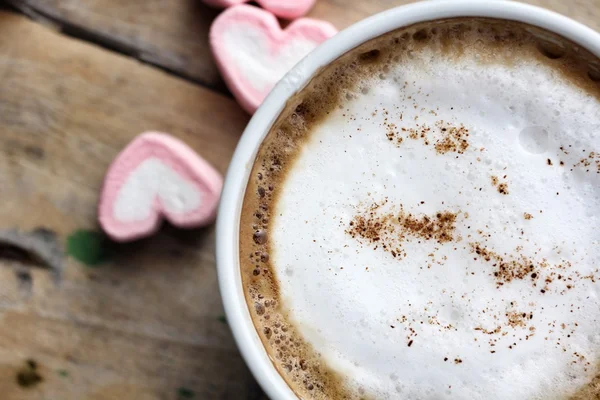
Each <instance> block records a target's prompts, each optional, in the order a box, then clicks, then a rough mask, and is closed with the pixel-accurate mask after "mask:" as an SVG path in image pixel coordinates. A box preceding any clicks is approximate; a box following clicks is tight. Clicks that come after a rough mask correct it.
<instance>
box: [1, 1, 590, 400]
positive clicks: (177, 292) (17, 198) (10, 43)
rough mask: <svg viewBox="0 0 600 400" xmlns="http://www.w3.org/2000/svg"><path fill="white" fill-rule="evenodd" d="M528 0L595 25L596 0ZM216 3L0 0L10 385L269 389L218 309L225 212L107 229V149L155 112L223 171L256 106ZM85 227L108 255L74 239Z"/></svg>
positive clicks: (110, 395)
mask: <svg viewBox="0 0 600 400" xmlns="http://www.w3.org/2000/svg"><path fill="white" fill-rule="evenodd" d="M531 1H532V2H534V3H537V4H542V5H545V6H547V7H549V8H553V9H555V10H556V11H559V12H562V13H564V14H567V15H569V16H571V17H574V18H576V19H578V20H580V21H581V22H583V23H586V24H587V25H589V26H591V27H593V28H595V29H599V28H600V0H573V1H568V2H567V1H562V0H531ZM406 2H407V1H403V0H370V1H359V0H320V1H319V3H318V5H317V6H316V8H315V9H314V10H313V11H312V13H311V16H314V17H319V18H324V19H327V20H329V21H331V22H333V23H334V24H335V25H336V26H338V27H339V28H344V27H346V26H347V25H349V24H351V23H352V22H355V21H357V20H359V19H361V18H363V17H365V16H368V15H370V14H373V13H375V12H377V11H381V10H384V9H386V8H389V7H392V6H394V5H398V4H402V3H406ZM215 15H217V11H215V10H212V9H209V8H207V7H205V6H203V5H202V4H201V1H200V0H168V1H165V0H137V1H134V0H128V1H121V0H85V1H81V0H9V1H8V2H7V3H6V4H4V6H3V7H1V8H0V153H1V155H0V198H1V201H2V205H1V206H0V398H1V399H3V400H4V399H5V400H20V399H36V400H37V399H42V400H71V399H73V400H82V399H84V400H85V399H89V400H109V399H110V400H126V399H127V400H150V399H165V400H171V399H172V400H181V399H192V398H193V399H202V400H204V399H234V400H238V399H239V400H246V399H247V400H254V399H261V398H264V397H263V396H264V395H263V394H262V392H261V391H260V389H259V387H258V385H257V384H256V382H255V381H254V380H253V378H252V377H251V375H250V373H249V371H248V369H247V368H246V367H245V365H244V362H243V360H242V359H241V357H240V355H239V353H238V351H237V349H236V346H235V343H234V342H233V339H232V337H231V334H230V332H229V328H228V326H227V324H226V322H225V320H224V317H223V310H222V306H221V300H220V298H219V292H218V288H217V278H216V270H215V261H214V250H213V248H214V229H213V227H209V228H206V229H200V230H193V231H186V232H182V231H178V230H176V229H173V228H169V227H165V228H164V229H162V230H161V232H160V233H159V234H158V235H157V236H155V237H153V238H150V239H146V240H142V241H139V242H137V243H133V244H128V245H119V246H110V245H109V244H108V243H106V242H103V241H102V237H101V236H100V235H98V234H97V232H99V229H98V227H97V223H96V204H97V200H98V193H99V189H100V186H101V182H102V178H103V175H104V173H105V171H106V167H107V166H108V165H109V163H110V162H111V160H112V159H113V158H114V157H115V155H116V154H117V152H118V151H119V150H120V149H122V148H123V146H124V145H125V144H127V143H128V142H129V141H130V140H131V139H132V138H133V137H134V136H135V135H136V134H138V133H140V132H142V131H144V130H149V129H152V130H160V131H165V132H170V133H172V134H173V135H175V136H177V137H180V138H182V139H183V140H184V141H185V142H187V143H188V144H190V145H191V146H192V147H193V148H195V149H197V150H198V151H199V152H200V153H201V154H202V155H203V156H204V157H205V158H206V159H208V161H210V162H211V163H212V164H213V165H215V166H216V167H217V168H218V169H219V170H220V171H221V172H225V169H226V167H227V164H228V163H229V159H230V157H231V154H232V152H233V150H234V148H235V145H236V143H237V140H238V138H239V136H240V134H241V132H242V130H243V129H244V126H245V125H246V123H247V122H248V116H247V115H246V114H244V112H243V111H242V110H241V109H240V108H239V107H238V106H237V104H236V103H235V102H234V101H233V100H232V98H231V96H230V95H229V93H228V92H227V90H226V89H225V86H224V85H223V83H222V81H221V79H220V78H219V75H218V73H217V69H216V68H215V64H214V62H213V61H212V58H211V55H210V51H209V48H208V44H207V34H208V29H209V26H210V22H211V20H212V19H213V18H214V17H215ZM82 244H83V245H87V246H89V248H88V250H89V251H90V252H92V253H94V254H96V255H97V256H103V257H104V256H105V257H104V259H103V260H99V259H98V258H99V257H96V259H95V261H103V262H97V263H94V262H92V261H94V260H88V261H89V263H92V264H96V265H91V266H90V265H87V264H86V263H85V262H81V261H78V260H77V258H76V257H73V255H76V253H74V251H76V250H77V249H76V247H77V246H75V245H80V246H81V245H82ZM73 246H75V247H73ZM84 261H85V260H84Z"/></svg>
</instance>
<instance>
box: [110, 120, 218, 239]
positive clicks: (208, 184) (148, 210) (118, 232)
mask: <svg viewBox="0 0 600 400" xmlns="http://www.w3.org/2000/svg"><path fill="white" fill-rule="evenodd" d="M222 185H223V181H222V178H221V175H220V174H219V173H218V172H217V171H216V170H215V169H214V168H213V167H212V166H211V165H210V164H208V163H207V162H206V161H205V160H203V159H202V158H200V156H198V154H196V153H195V152H194V151H193V150H192V149H191V148H189V147H188V146H187V145H186V144H185V143H183V142H181V141H180V140H178V139H175V138H174V137H172V136H170V135H167V134H164V133H157V132H147V133H143V134H141V135H139V136H138V137H137V138H135V139H134V140H133V141H132V142H131V143H130V144H129V145H128V146H127V147H126V148H125V149H124V150H123V151H122V152H121V153H119V155H118V156H117V157H116V158H115V160H114V161H113V163H112V165H111V166H110V168H109V169H108V173H107V174H106V178H105V181H104V187H103V188H102V194H101V196H100V204H99V207H98V212H99V221H100V225H101V226H102V228H103V229H104V231H105V232H106V233H107V234H108V235H109V236H110V237H112V238H113V239H115V240H117V241H128V240H133V239H137V238H140V237H144V236H148V235H150V234H152V233H153V232H155V231H156V230H157V229H158V227H159V226H160V222H161V218H162V217H164V218H166V219H167V220H168V221H169V222H171V223H172V224H173V225H176V226H179V227H182V228H192V227H198V226H202V225H205V224H207V223H210V222H211V221H212V220H213V219H214V217H215V213H216V208H217V203H218V201H219V195H220V193H221V187H222Z"/></svg>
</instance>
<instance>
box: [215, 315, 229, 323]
mask: <svg viewBox="0 0 600 400" xmlns="http://www.w3.org/2000/svg"><path fill="white" fill-rule="evenodd" d="M217 319H218V320H219V322H221V323H222V324H226V323H227V318H225V316H224V315H219V316H218V317H217Z"/></svg>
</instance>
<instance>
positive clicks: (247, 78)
mask: <svg viewBox="0 0 600 400" xmlns="http://www.w3.org/2000/svg"><path fill="white" fill-rule="evenodd" d="M336 33H337V30H336V29H335V27H334V26H333V25H331V24H330V23H328V22H324V21H319V20H315V19H309V18H301V19H298V20H296V21H294V22H292V23H291V24H290V25H289V26H288V27H287V28H286V29H285V30H282V29H281V27H280V26H279V23H278V22H277V19H276V18H275V17H274V16H273V14H271V13H269V12H267V11H264V10H261V9H260V8H257V7H253V6H248V5H239V6H235V7H231V8H229V9H227V10H226V11H224V12H223V13H222V14H221V15H219V16H218V17H217V19H215V21H214V22H213V25H212V27H211V29H210V45H211V49H212V52H213V55H214V57H215V60H216V61H217V65H218V67H219V70H220V71H221V74H222V75H223V79H224V80H225V83H226V84H227V86H228V87H229V90H231V92H232V93H233V95H234V96H235V98H236V99H237V101H238V103H240V105H241V106H242V107H243V108H244V109H245V110H246V111H248V112H249V113H250V114H252V113H254V111H256V109H257V108H258V106H259V105H260V104H261V103H262V101H263V100H264V98H265V97H266V96H267V94H269V92H270V91H271V89H273V87H274V86H275V84H276V83H277V81H279V80H280V79H281V78H282V77H283V76H284V75H285V74H286V73H287V72H288V71H289V70H290V69H291V68H292V67H293V66H294V65H296V63H297V62H298V61H300V60H301V59H302V58H303V57H304V56H306V55H307V54H308V53H309V52H310V51H312V50H313V49H314V48H316V47H317V46H318V45H319V44H320V43H322V42H324V41H325V40H327V39H329V38H330V37H331V36H333V35H335V34H336Z"/></svg>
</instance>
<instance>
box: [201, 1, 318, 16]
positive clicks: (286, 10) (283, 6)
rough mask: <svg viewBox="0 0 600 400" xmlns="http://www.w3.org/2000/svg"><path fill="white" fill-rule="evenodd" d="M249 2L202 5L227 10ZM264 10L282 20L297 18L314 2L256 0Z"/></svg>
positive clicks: (211, 2) (308, 9) (307, 10)
mask: <svg viewBox="0 0 600 400" xmlns="http://www.w3.org/2000/svg"><path fill="white" fill-rule="evenodd" d="M248 1H250V0H204V3H205V4H207V5H209V6H211V7H217V8H227V7H232V6H235V5H238V4H242V3H247V2H248ZM257 2H258V4H259V5H260V6H261V7H262V8H264V9H265V10H267V11H269V12H271V13H273V14H275V15H277V16H278V17H281V18H284V19H295V18H299V17H301V16H303V15H305V14H306V13H308V12H309V11H310V9H311V8H313V6H314V5H315V2H316V0H287V1H285V0H284V1H282V0H257Z"/></svg>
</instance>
